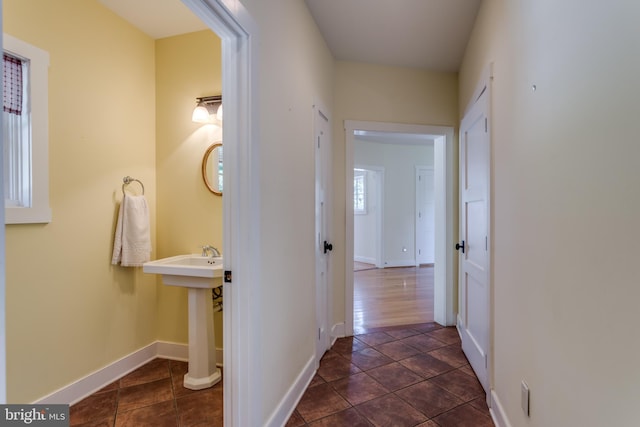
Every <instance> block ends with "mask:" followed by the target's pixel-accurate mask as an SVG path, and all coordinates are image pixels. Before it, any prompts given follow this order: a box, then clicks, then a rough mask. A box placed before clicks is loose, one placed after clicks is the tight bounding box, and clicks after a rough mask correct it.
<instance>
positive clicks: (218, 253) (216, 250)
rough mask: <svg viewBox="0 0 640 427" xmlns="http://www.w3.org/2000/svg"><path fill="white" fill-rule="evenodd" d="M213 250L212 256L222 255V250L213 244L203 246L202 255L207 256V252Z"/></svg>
mask: <svg viewBox="0 0 640 427" xmlns="http://www.w3.org/2000/svg"><path fill="white" fill-rule="evenodd" d="M209 252H211V256H212V257H220V256H222V255H220V251H219V250H218V249H216V248H214V247H213V246H211V245H205V246H203V247H202V256H207V254H208V253H209Z"/></svg>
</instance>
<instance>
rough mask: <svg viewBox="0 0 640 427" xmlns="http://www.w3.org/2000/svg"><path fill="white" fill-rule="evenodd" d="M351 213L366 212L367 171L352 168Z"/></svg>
mask: <svg viewBox="0 0 640 427" xmlns="http://www.w3.org/2000/svg"><path fill="white" fill-rule="evenodd" d="M353 213H354V214H366V213H367V171H366V170H364V169H354V170H353Z"/></svg>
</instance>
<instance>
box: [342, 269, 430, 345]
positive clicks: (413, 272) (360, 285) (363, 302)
mask: <svg viewBox="0 0 640 427" xmlns="http://www.w3.org/2000/svg"><path fill="white" fill-rule="evenodd" d="M353 280H354V283H353V288H354V297H353V326H354V332H355V333H356V334H358V333H365V332H366V330H369V329H372V328H380V327H387V326H396V325H411V324H416V323H427V322H433V266H424V267H398V268H384V269H371V270H360V271H354V273H353Z"/></svg>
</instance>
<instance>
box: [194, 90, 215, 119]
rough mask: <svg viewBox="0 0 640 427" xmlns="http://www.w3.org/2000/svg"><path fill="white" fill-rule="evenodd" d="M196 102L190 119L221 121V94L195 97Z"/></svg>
mask: <svg viewBox="0 0 640 427" xmlns="http://www.w3.org/2000/svg"><path fill="white" fill-rule="evenodd" d="M196 104H197V105H196V108H194V110H193V114H192V115H191V120H192V121H194V122H196V123H213V124H220V122H222V95H216V96H204V97H202V98H196Z"/></svg>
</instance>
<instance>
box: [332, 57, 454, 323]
mask: <svg viewBox="0 0 640 427" xmlns="http://www.w3.org/2000/svg"><path fill="white" fill-rule="evenodd" d="M334 99H335V103H334V110H333V112H334V116H333V118H334V120H333V140H334V141H333V179H334V187H333V190H334V198H333V200H334V209H333V212H334V215H333V240H334V242H344V241H345V217H344V212H345V209H346V207H345V202H344V201H345V198H346V194H345V188H346V181H345V131H344V121H345V120H363V121H377V122H391V123H405V124H420V125H442V126H453V127H457V123H458V103H457V99H458V76H457V74H456V73H438V72H430V71H424V70H418V69H413V68H401V67H388V66H378V65H372V64H364V63H356V62H347V61H337V62H336V66H335V86H334ZM455 152H456V153H457V148H456V150H455ZM344 259H345V253H344V247H343V245H341V244H335V245H334V250H333V258H332V267H333V283H334V287H333V316H334V318H333V321H334V324H336V323H342V322H344V321H345V316H344V315H345V305H344V304H345V303H344V301H345V283H344V275H345V265H344ZM349 268H352V267H351V266H350V267H349Z"/></svg>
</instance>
